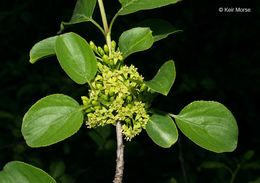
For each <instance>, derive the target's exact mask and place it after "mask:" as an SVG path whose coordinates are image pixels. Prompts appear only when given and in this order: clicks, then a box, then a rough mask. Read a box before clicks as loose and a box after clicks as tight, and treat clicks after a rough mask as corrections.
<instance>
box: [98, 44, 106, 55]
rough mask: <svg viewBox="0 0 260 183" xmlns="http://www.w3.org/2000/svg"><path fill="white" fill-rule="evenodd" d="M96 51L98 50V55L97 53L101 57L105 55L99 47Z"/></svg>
mask: <svg viewBox="0 0 260 183" xmlns="http://www.w3.org/2000/svg"><path fill="white" fill-rule="evenodd" d="M97 50H98V53H99V54H100V55H101V56H103V55H104V54H105V52H104V50H103V49H102V48H101V47H100V46H99V47H98V48H97Z"/></svg>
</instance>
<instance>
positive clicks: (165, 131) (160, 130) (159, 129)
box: [146, 113, 178, 148]
mask: <svg viewBox="0 0 260 183" xmlns="http://www.w3.org/2000/svg"><path fill="white" fill-rule="evenodd" d="M146 132H147V134H148V135H149V137H150V138H151V139H152V140H153V141H154V143H156V144H157V145H159V146H161V147H164V148H169V147H171V146H172V145H173V144H174V143H175V142H176V141H177V139H178V131H177V128H176V126H175V123H174V122H173V120H172V119H171V118H170V117H169V116H168V115H167V114H159V113H155V114H153V115H152V116H151V117H150V119H149V121H148V123H147V125H146Z"/></svg>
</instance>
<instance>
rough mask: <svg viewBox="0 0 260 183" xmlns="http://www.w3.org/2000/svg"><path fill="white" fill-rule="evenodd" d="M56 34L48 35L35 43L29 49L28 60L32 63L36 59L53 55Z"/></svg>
mask: <svg viewBox="0 0 260 183" xmlns="http://www.w3.org/2000/svg"><path fill="white" fill-rule="evenodd" d="M56 38H57V36H54V37H49V38H47V39H44V40H42V41H40V42H38V43H36V44H35V45H34V46H33V47H32V49H31V51H30V62H31V63H32V64H33V63H35V62H36V61H38V60H40V59H43V58H45V57H49V56H52V55H55V49H54V44H55V40H56Z"/></svg>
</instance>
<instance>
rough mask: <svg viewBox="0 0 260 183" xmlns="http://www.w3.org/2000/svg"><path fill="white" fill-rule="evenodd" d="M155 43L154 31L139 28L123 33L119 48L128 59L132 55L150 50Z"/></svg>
mask: <svg viewBox="0 0 260 183" xmlns="http://www.w3.org/2000/svg"><path fill="white" fill-rule="evenodd" d="M153 41H154V39H153V36H152V31H151V30H150V29H149V28H143V27H137V28H133V29H130V30H127V31H125V32H123V34H122V35H121V36H120V38H119V48H120V51H121V52H122V54H123V57H124V58H126V57H127V56H129V55H130V54H132V53H135V52H139V51H144V50H147V49H149V48H150V47H151V46H152V45H153Z"/></svg>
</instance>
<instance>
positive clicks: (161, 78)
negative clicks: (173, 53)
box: [145, 60, 176, 96]
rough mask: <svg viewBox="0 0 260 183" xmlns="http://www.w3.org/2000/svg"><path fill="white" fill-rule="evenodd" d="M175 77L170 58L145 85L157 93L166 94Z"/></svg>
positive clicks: (173, 66)
mask: <svg viewBox="0 0 260 183" xmlns="http://www.w3.org/2000/svg"><path fill="white" fill-rule="evenodd" d="M175 78H176V71H175V65H174V62H173V61H172V60H170V61H168V62H165V63H164V64H163V65H162V66H161V68H160V69H159V71H158V72H157V74H156V75H155V76H154V78H153V79H152V80H150V81H146V82H145V83H146V85H147V86H148V87H149V88H151V89H152V90H154V91H155V92H157V93H161V94H163V95H165V96H166V95H168V93H169V91H170V89H171V87H172V85H173V83H174V81H175Z"/></svg>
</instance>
